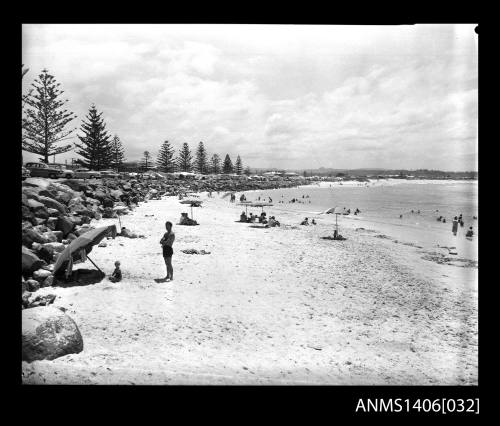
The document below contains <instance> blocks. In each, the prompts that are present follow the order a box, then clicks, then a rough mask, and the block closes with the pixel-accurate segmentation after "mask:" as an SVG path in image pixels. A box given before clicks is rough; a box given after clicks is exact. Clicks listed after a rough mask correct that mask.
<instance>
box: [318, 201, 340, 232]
mask: <svg viewBox="0 0 500 426" xmlns="http://www.w3.org/2000/svg"><path fill="white" fill-rule="evenodd" d="M345 212H346V210H345V207H331V208H329V209H328V210H325V211H324V212H323V213H322V214H335V229H336V230H337V233H338V232H339V225H338V222H337V220H338V217H339V214H344V213H345Z"/></svg>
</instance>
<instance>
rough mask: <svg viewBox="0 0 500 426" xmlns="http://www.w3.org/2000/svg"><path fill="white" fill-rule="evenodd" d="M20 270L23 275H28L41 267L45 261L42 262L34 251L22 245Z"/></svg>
mask: <svg viewBox="0 0 500 426" xmlns="http://www.w3.org/2000/svg"><path fill="white" fill-rule="evenodd" d="M22 252H23V256H22V259H23V261H22V272H23V275H25V276H28V275H30V274H31V273H32V272H33V271H36V270H38V269H39V268H41V267H42V266H43V265H44V263H45V262H43V261H42V260H41V259H40V258H39V257H38V256H37V255H36V254H35V253H33V252H32V251H31V250H28V249H27V248H26V247H22Z"/></svg>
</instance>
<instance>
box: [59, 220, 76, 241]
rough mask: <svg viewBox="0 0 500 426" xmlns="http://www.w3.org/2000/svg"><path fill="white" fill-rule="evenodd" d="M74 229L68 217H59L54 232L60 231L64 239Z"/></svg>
mask: <svg viewBox="0 0 500 426" xmlns="http://www.w3.org/2000/svg"><path fill="white" fill-rule="evenodd" d="M74 227H75V224H74V223H73V222H72V221H71V219H70V217H69V216H61V217H59V220H58V221H57V225H56V230H57V231H62V233H63V237H65V236H66V235H68V234H69V233H70V232H71V231H72V230H73V228H74Z"/></svg>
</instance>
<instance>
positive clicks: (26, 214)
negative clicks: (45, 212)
mask: <svg viewBox="0 0 500 426" xmlns="http://www.w3.org/2000/svg"><path fill="white" fill-rule="evenodd" d="M21 208H22V210H21V217H22V219H23V220H25V221H29V222H31V223H32V224H35V223H36V220H35V214H34V213H33V212H32V211H31V210H30V208H29V207H27V206H25V205H23V206H22V207H21Z"/></svg>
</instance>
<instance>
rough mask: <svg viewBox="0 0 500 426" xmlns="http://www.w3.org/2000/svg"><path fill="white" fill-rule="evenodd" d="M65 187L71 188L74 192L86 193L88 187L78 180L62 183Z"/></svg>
mask: <svg viewBox="0 0 500 426" xmlns="http://www.w3.org/2000/svg"><path fill="white" fill-rule="evenodd" d="M61 183H62V184H63V185H66V186H69V187H70V188H71V189H72V190H73V191H78V192H79V191H85V190H86V189H87V188H88V185H87V184H85V183H83V182H82V181H79V180H76V179H68V180H64V181H62V182H61Z"/></svg>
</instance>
